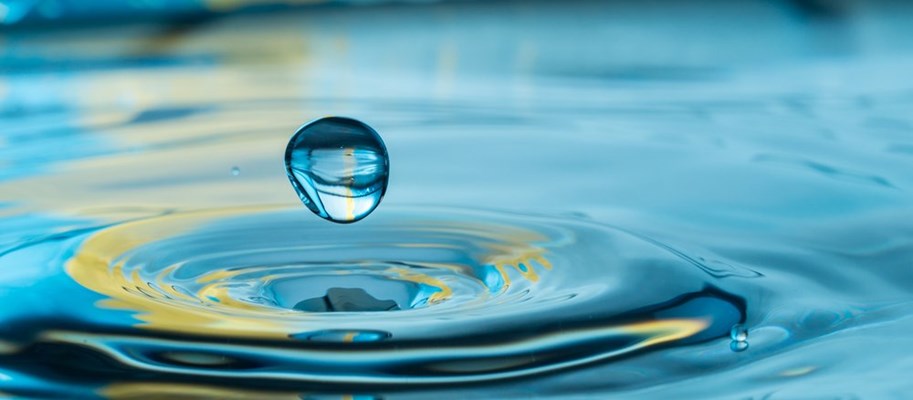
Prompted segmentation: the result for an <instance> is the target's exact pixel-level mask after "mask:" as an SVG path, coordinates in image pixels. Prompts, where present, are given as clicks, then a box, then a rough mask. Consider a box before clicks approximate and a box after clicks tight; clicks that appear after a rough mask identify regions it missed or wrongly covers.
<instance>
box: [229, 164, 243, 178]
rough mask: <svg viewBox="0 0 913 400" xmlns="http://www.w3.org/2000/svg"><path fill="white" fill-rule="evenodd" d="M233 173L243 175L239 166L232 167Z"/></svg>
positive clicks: (233, 174)
mask: <svg viewBox="0 0 913 400" xmlns="http://www.w3.org/2000/svg"><path fill="white" fill-rule="evenodd" d="M231 175H232V176H238V175H241V168H238V167H237V166H235V167H231Z"/></svg>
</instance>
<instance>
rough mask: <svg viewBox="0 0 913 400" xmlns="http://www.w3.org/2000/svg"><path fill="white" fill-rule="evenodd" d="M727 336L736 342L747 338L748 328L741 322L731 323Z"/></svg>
mask: <svg viewBox="0 0 913 400" xmlns="http://www.w3.org/2000/svg"><path fill="white" fill-rule="evenodd" d="M729 338H730V339H732V340H734V341H736V342H744V341H746V340H748V328H746V327H745V325H742V324H736V325H733V326H732V329H731V330H730V331H729Z"/></svg>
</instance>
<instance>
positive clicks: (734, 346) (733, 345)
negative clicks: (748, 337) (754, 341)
mask: <svg viewBox="0 0 913 400" xmlns="http://www.w3.org/2000/svg"><path fill="white" fill-rule="evenodd" d="M729 350H732V351H734V352H736V353H738V352H742V351H745V350H748V342H746V341H744V340H733V341H731V342H729Z"/></svg>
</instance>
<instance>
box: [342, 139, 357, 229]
mask: <svg viewBox="0 0 913 400" xmlns="http://www.w3.org/2000/svg"><path fill="white" fill-rule="evenodd" d="M343 162H344V165H345V166H344V167H343V168H344V170H345V171H346V174H345V175H346V176H354V175H355V149H354V148H352V147H349V148H347V149H346V151H345V152H343ZM353 179H354V178H353ZM353 184H354V182H353ZM346 219H347V220H349V221H352V220H354V219H355V198H354V194H353V193H352V185H347V186H346Z"/></svg>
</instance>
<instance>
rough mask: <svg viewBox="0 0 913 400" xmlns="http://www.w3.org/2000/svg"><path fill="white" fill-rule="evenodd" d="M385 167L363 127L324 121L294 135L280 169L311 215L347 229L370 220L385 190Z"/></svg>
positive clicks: (375, 140)
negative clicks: (282, 166)
mask: <svg viewBox="0 0 913 400" xmlns="http://www.w3.org/2000/svg"><path fill="white" fill-rule="evenodd" d="M389 166H390V161H389V158H388V157H387V148H386V146H384V142H383V140H382V139H381V138H380V135H378V134H377V132H376V131H375V130H374V129H371V127H370V126H368V125H367V124H365V123H363V122H361V121H357V120H354V119H351V118H344V117H326V118H321V119H318V120H316V121H313V122H311V123H308V124H306V125H304V126H302V127H301V128H299V129H298V131H297V132H295V134H294V135H293V136H292V138H291V139H290V140H289V143H288V147H286V149H285V168H286V172H287V173H288V178H289V180H290V181H291V183H292V187H294V188H295V192H296V193H297V194H298V197H299V198H300V199H301V201H302V202H303V203H304V205H305V206H307V208H308V209H309V210H311V211H312V212H314V214H317V215H318V216H320V217H321V218H324V219H326V220H328V221H333V222H338V223H349V222H355V221H358V220H360V219H362V218H364V217H366V216H368V214H370V213H371V212H372V211H374V209H375V208H377V205H378V204H380V201H381V199H382V198H383V197H384V193H385V192H386V190H387V180H388V177H389Z"/></svg>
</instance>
